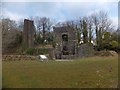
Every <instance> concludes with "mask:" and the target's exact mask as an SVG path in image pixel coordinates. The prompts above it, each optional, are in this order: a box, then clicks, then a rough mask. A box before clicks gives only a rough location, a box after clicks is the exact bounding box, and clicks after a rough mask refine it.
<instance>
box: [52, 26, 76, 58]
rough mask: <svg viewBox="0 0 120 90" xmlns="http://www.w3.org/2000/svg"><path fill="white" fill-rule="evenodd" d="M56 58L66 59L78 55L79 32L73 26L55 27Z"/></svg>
mask: <svg viewBox="0 0 120 90" xmlns="http://www.w3.org/2000/svg"><path fill="white" fill-rule="evenodd" d="M53 29H54V37H55V42H56V47H55V58H56V59H66V58H68V59H69V58H72V57H74V56H76V55H77V33H76V30H74V29H73V28H72V27H68V26H66V27H54V28H53Z"/></svg>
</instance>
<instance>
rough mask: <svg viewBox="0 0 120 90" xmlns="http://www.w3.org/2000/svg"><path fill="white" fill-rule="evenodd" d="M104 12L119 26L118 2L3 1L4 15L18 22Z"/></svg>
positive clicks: (113, 0) (74, 0) (95, 0)
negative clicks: (25, 19)
mask: <svg viewBox="0 0 120 90" xmlns="http://www.w3.org/2000/svg"><path fill="white" fill-rule="evenodd" d="M48 1H49V2H48ZM100 10H103V11H105V12H107V13H108V16H109V17H110V19H111V20H112V21H113V23H114V25H115V26H116V27H117V25H118V0H92V1H91V2H90V1H88V0H69V2H68V0H62V2H58V0H57V1H55V0H54V1H53V0H44V1H38V0H34V1H32V0H31V1H28V0H24V2H23V0H17V2H16V1H15V0H3V3H2V15H3V17H9V18H10V19H13V20H16V21H18V20H19V19H21V18H29V17H31V16H40V17H43V16H46V17H50V18H52V19H54V20H55V21H57V22H59V21H65V20H74V19H78V18H79V17H82V16H88V15H90V14H92V13H93V12H97V11H100Z"/></svg>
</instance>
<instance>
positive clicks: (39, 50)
mask: <svg viewBox="0 0 120 90" xmlns="http://www.w3.org/2000/svg"><path fill="white" fill-rule="evenodd" d="M48 51H49V49H48V48H28V49H27V50H26V51H25V54H28V55H40V54H48Z"/></svg>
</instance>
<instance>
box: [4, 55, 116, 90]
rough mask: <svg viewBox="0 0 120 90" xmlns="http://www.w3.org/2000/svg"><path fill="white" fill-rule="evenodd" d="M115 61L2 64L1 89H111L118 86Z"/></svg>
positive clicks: (108, 58)
mask: <svg viewBox="0 0 120 90" xmlns="http://www.w3.org/2000/svg"><path fill="white" fill-rule="evenodd" d="M117 64H118V59H117V57H103V58H100V57H94V58H83V59H76V60H74V61H66V62H57V61H48V62H40V61H37V60H36V61H24V60H22V61H3V88H111V87H116V86H117V82H118V65H117Z"/></svg>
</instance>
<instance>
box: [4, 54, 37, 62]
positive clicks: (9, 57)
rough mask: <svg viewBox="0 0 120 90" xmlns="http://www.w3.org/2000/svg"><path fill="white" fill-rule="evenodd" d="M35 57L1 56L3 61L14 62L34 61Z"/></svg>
mask: <svg viewBox="0 0 120 90" xmlns="http://www.w3.org/2000/svg"><path fill="white" fill-rule="evenodd" d="M36 59H37V57H36V56H30V55H2V60H3V61H15V60H36Z"/></svg>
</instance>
